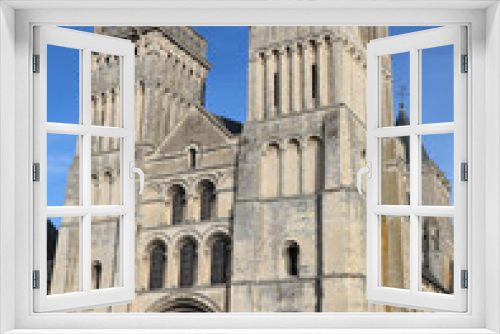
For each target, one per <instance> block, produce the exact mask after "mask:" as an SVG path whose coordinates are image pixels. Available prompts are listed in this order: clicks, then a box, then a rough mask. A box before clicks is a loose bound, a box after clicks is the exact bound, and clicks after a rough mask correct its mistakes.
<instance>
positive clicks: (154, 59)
mask: <svg viewBox="0 0 500 334" xmlns="http://www.w3.org/2000/svg"><path fill="white" fill-rule="evenodd" d="M94 33H96V34H101V35H107V36H113V37H118V38H125V39H129V40H131V41H132V42H134V43H135V55H136V57H135V71H136V72H135V80H136V82H135V90H136V91H135V126H136V128H135V141H136V165H137V166H139V167H141V168H143V169H144V164H145V160H146V157H147V156H148V155H151V154H152V153H154V152H155V150H156V149H157V148H158V147H159V146H160V145H161V144H162V143H163V141H164V140H165V138H166V137H167V135H168V134H169V133H170V132H171V131H172V129H173V128H174V127H175V126H176V125H177V124H178V123H179V121H180V120H181V119H182V117H183V116H184V115H185V114H186V113H187V112H189V111H198V110H202V109H203V107H204V103H205V101H204V100H205V96H204V95H205V81H206V78H207V75H208V71H209V70H210V68H211V65H210V64H209V63H208V61H207V59H206V50H207V41H206V40H205V39H204V38H203V37H201V36H200V35H199V34H198V33H197V32H196V31H195V30H194V29H192V28H190V27H95V28H94ZM91 61H92V72H91V90H92V95H91V108H92V110H91V122H92V125H98V126H110V127H116V126H120V121H121V120H120V59H119V57H117V56H114V55H110V54H100V53H92V57H91ZM91 146H92V172H91V173H92V174H91V179H92V180H91V181H92V187H91V193H92V203H91V204H92V205H119V204H120V174H121V173H120V142H119V139H117V138H105V137H93V138H92V143H91ZM78 161H79V152H78V147H77V153H76V155H75V159H74V161H73V164H72V166H71V168H70V171H69V173H68V179H67V191H66V198H65V204H66V205H78V189H79V186H78V183H79V174H78V173H79V171H78V166H79V163H78ZM144 170H145V169H144ZM149 177H150V175H147V174H146V182H148V181H149V180H148V178H149ZM137 200H138V201H139V200H140V197H138V198H137ZM141 208H142V206H141V205H137V210H136V216H137V222H138V225H140V222H141V216H142V215H143V213H142V212H141ZM119 231H120V228H119V217H108V216H102V217H101V216H93V217H92V231H91V238H92V255H91V261H92V289H102V288H110V287H116V286H118V284H119V276H120V267H119V263H120V261H119V252H120V244H119V240H120V235H119ZM80 233H81V232H80V231H79V220H78V219H77V218H76V219H75V218H63V219H62V222H61V225H60V229H59V240H58V245H57V251H56V256H55V265H54V275H53V282H51V291H50V292H49V293H50V294H58V293H66V292H75V291H78V289H79V284H80V282H79V240H80ZM120 307H122V306H116V307H114V308H115V309H117V311H120V312H123V311H127V309H126V308H125V309H123V307H122V308H120ZM110 310H111V308H109V309H107V311H110ZM103 311H104V310H103Z"/></svg>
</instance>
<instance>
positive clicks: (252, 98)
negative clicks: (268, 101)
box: [247, 53, 258, 121]
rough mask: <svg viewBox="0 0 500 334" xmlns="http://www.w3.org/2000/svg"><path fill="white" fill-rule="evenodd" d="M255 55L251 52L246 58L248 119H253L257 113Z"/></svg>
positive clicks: (255, 118)
mask: <svg viewBox="0 0 500 334" xmlns="http://www.w3.org/2000/svg"><path fill="white" fill-rule="evenodd" d="M256 72H257V57H256V55H255V53H251V54H250V55H249V59H248V88H247V96H248V115H247V119H248V120H249V121H255V120H257V119H258V117H257V115H258V112H257V109H256V107H257V94H256V93H257V90H258V87H257V85H256V82H255V79H256V77H257V73H256Z"/></svg>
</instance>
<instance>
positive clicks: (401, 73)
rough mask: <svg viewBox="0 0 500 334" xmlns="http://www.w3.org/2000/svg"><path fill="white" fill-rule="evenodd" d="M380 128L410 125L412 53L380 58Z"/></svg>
mask: <svg viewBox="0 0 500 334" xmlns="http://www.w3.org/2000/svg"><path fill="white" fill-rule="evenodd" d="M380 81H381V85H380V89H381V91H380V97H381V99H380V101H381V104H380V126H381V127H387V126H404V125H409V124H410V110H409V106H410V103H409V101H410V90H409V85H408V83H409V82H410V53H409V52H402V53H397V54H393V55H385V56H381V57H380Z"/></svg>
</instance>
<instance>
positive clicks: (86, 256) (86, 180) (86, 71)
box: [80, 48, 92, 293]
mask: <svg viewBox="0 0 500 334" xmlns="http://www.w3.org/2000/svg"><path fill="white" fill-rule="evenodd" d="M80 72H81V73H82V74H81V80H82V82H81V85H80V87H82V88H81V93H80V95H81V99H80V101H81V104H82V112H81V115H82V124H83V126H85V127H87V128H90V125H91V120H90V116H91V103H90V102H91V101H90V95H91V94H90V93H91V78H90V75H91V51H90V49H88V48H86V49H84V50H83V57H82V66H81V71H80ZM82 137H83V138H82V139H83V140H82V154H81V155H80V163H81V167H82V173H81V174H80V182H81V187H80V189H82V192H83V194H82V195H83V196H82V201H83V203H82V204H83V206H84V207H86V208H89V210H90V205H91V182H90V178H91V173H92V156H91V154H92V152H91V137H92V135H91V134H90V131H87V132H86V134H84V135H83V136H82ZM81 225H82V226H81V229H80V231H82V233H80V238H81V242H80V253H81V259H82V261H81V262H80V275H81V277H80V282H81V284H82V285H83V289H82V291H83V292H85V293H90V290H91V277H92V276H91V272H90V271H91V255H92V254H91V253H92V250H91V215H90V211H89V212H87V214H86V215H84V216H83V218H82V219H81Z"/></svg>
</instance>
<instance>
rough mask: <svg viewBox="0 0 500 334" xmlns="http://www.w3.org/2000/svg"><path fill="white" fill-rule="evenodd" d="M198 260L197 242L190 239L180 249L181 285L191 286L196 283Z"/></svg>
mask: <svg viewBox="0 0 500 334" xmlns="http://www.w3.org/2000/svg"><path fill="white" fill-rule="evenodd" d="M197 262H198V255H197V251H196V243H195V242H194V241H193V240H188V241H186V242H185V243H184V244H183V245H182V247H181V250H180V272H179V286H180V287H191V286H193V285H194V282H195V276H196V266H197Z"/></svg>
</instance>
